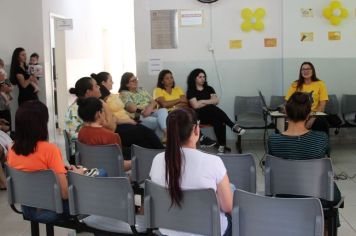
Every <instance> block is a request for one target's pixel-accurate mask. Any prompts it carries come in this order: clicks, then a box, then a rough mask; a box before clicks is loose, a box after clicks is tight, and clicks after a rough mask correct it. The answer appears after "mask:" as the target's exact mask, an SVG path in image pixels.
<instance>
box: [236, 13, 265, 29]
mask: <svg viewBox="0 0 356 236" xmlns="http://www.w3.org/2000/svg"><path fill="white" fill-rule="evenodd" d="M265 15H266V11H265V9H263V8H257V9H256V11H255V12H253V11H252V10H251V9H249V8H244V9H242V11H241V17H242V18H243V19H244V22H242V24H241V29H242V31H245V32H250V31H251V30H252V29H254V30H256V31H263V30H264V29H265V25H264V23H263V18H264V16H265Z"/></svg>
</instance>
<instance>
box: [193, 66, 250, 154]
mask: <svg viewBox="0 0 356 236" xmlns="http://www.w3.org/2000/svg"><path fill="white" fill-rule="evenodd" d="M187 84H188V90H187V98H188V100H189V103H190V105H191V107H192V108H193V109H194V110H195V111H196V112H197V113H198V117H199V120H200V121H201V122H202V124H210V125H212V126H213V127H214V132H215V135H216V138H217V140H218V144H219V149H218V152H219V153H224V152H225V151H226V125H227V126H229V127H230V128H231V130H232V131H233V132H235V133H237V134H238V135H243V134H244V133H245V132H246V131H245V130H244V129H243V128H241V127H240V126H238V124H235V123H234V122H233V121H231V120H230V118H229V117H228V116H227V115H226V113H225V112H224V111H223V110H221V109H220V108H219V107H218V106H217V104H219V98H218V96H217V95H216V92H215V90H214V89H213V88H212V87H210V86H209V85H208V82H207V78H206V73H205V71H204V70H202V69H199V68H198V69H194V70H193V71H191V72H190V74H189V75H188V79H187Z"/></svg>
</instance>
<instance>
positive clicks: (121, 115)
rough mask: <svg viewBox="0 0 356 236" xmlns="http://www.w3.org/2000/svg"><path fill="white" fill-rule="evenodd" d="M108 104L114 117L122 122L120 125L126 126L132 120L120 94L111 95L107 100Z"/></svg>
mask: <svg viewBox="0 0 356 236" xmlns="http://www.w3.org/2000/svg"><path fill="white" fill-rule="evenodd" d="M106 104H107V105H108V107H109V109H110V111H111V112H112V113H113V114H114V116H115V117H116V118H117V119H118V120H119V121H120V123H123V124H125V123H126V122H128V121H130V120H131V118H130V116H129V115H128V114H127V112H126V110H125V105H124V103H123V102H122V101H121V98H120V96H119V94H110V95H109V97H108V99H107V100H106Z"/></svg>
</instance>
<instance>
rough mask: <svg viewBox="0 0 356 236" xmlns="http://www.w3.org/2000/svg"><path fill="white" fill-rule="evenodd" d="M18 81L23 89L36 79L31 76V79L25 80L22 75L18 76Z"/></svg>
mask: <svg viewBox="0 0 356 236" xmlns="http://www.w3.org/2000/svg"><path fill="white" fill-rule="evenodd" d="M16 79H17V81H18V82H19V84H20V86H21V87H22V88H27V86H28V85H30V84H31V82H32V81H34V80H35V79H36V77H34V76H33V75H31V76H30V78H29V79H25V77H24V76H23V75H22V74H16Z"/></svg>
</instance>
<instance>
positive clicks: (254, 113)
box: [234, 94, 356, 153]
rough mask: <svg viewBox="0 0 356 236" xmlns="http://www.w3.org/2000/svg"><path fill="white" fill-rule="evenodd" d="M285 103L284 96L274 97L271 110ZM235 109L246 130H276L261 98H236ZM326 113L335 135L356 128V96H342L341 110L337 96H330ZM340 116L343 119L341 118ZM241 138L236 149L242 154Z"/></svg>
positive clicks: (238, 139)
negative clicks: (345, 128) (268, 119)
mask: <svg viewBox="0 0 356 236" xmlns="http://www.w3.org/2000/svg"><path fill="white" fill-rule="evenodd" d="M284 103H285V99H284V96H277V95H272V96H271V99H270V105H269V108H270V109H272V110H276V109H278V107H279V106H280V105H282V104H284ZM234 108H235V109H234V114H235V121H236V122H237V123H238V124H239V125H240V126H241V127H243V128H244V129H266V128H274V126H273V124H272V123H271V122H269V121H267V117H266V114H265V113H264V110H263V101H262V100H261V97H260V96H248V97H244V96H236V97H235V105H234ZM325 112H326V113H327V114H328V115H329V117H330V121H329V123H330V125H331V126H330V127H331V128H335V134H338V132H339V129H340V128H342V127H355V126H356V95H350V94H344V95H342V98H341V109H340V105H339V101H338V98H337V96H336V95H335V94H331V95H329V101H328V102H327V104H326V107H325ZM340 114H341V117H342V119H341V118H340ZM241 138H242V137H241V136H238V137H237V141H236V148H237V150H238V152H239V153H242V145H241V142H242V140H241Z"/></svg>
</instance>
